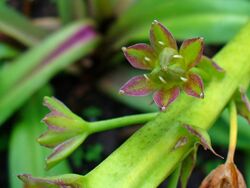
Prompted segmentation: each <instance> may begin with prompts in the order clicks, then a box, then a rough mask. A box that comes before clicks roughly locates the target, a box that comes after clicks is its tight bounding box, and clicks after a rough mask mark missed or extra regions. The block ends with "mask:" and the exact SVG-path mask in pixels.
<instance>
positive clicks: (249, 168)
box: [244, 150, 250, 187]
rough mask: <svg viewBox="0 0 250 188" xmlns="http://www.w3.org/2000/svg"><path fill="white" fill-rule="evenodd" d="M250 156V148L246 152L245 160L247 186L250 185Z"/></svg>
mask: <svg viewBox="0 0 250 188" xmlns="http://www.w3.org/2000/svg"><path fill="white" fill-rule="evenodd" d="M249 157H250V152H249V150H248V151H246V153H245V160H244V167H245V177H246V183H247V187H249V186H250V160H249Z"/></svg>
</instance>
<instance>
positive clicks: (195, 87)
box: [183, 74, 204, 99]
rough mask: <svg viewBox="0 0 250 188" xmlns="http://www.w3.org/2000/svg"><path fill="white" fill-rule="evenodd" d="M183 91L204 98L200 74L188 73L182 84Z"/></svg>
mask: <svg viewBox="0 0 250 188" xmlns="http://www.w3.org/2000/svg"><path fill="white" fill-rule="evenodd" d="M183 89H184V91H185V92H186V93H187V94H188V95H190V96H193V97H197V98H202V99H203V98H204V91H203V90H204V86H203V81H202V79H201V77H200V76H198V75H196V74H189V75H188V78H187V81H186V82H185V83H184V85H183Z"/></svg>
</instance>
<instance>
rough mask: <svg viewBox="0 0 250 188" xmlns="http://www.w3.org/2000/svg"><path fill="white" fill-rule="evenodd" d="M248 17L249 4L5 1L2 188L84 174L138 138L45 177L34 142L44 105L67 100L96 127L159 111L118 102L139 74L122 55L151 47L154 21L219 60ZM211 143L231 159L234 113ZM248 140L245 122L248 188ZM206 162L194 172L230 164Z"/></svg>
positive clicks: (100, 146) (102, 147)
mask: <svg viewBox="0 0 250 188" xmlns="http://www.w3.org/2000/svg"><path fill="white" fill-rule="evenodd" d="M249 17H250V1H249V0H157V1H155V0H72V1H68V0H50V1H49V0H44V1H41V0H33V1H30V0H0V125H1V128H0V129H1V131H0V154H1V162H0V167H1V176H0V182H1V185H4V187H8V186H10V187H12V188H18V187H21V183H20V181H19V180H18V179H17V178H16V175H17V174H20V173H24V172H25V173H30V174H33V175H34V176H43V175H52V174H54V175H55V174H63V173H67V172H72V171H74V172H78V173H86V172H87V171H88V170H89V169H91V168H93V167H94V166H95V165H96V164H98V163H99V162H100V161H101V160H102V159H103V158H104V157H105V156H107V155H108V154H109V153H111V152H112V150H113V149H114V148H115V147H116V146H117V145H119V144H120V143H121V142H122V141H123V140H124V139H125V138H126V137H128V135H130V134H131V133H133V132H134V131H135V129H134V128H130V129H126V130H122V131H121V132H119V133H117V132H115V133H114V132H108V133H104V135H103V136H100V135H99V137H98V135H97V139H93V140H92V141H91V140H90V141H89V142H87V143H86V144H84V147H82V148H79V149H78V150H77V151H76V152H75V153H74V154H73V155H72V157H71V158H70V159H69V160H68V161H65V162H64V163H62V164H60V165H59V166H58V167H56V168H55V169H53V170H51V171H45V170H44V159H45V156H46V155H47V153H48V151H47V149H44V148H42V147H40V146H39V145H38V143H37V142H36V138H37V137H38V136H39V135H40V134H41V132H43V130H44V129H45V126H42V125H40V124H41V123H40V120H41V118H42V117H43V116H44V115H45V114H46V110H45V109H44V108H43V107H42V98H43V96H44V95H55V96H57V97H59V98H60V99H61V100H62V101H63V102H65V103H66V104H67V105H69V106H70V107H71V108H72V109H73V110H74V111H75V112H77V113H78V114H79V115H81V116H82V117H84V118H85V119H87V120H90V121H94V120H98V119H103V118H109V117H114V116H120V115H125V114H131V113H135V112H150V111H156V110H157V108H156V107H155V106H154V105H150V103H151V99H150V98H148V97H145V98H140V99H137V98H136V99H135V98H133V97H126V96H120V95H118V92H117V91H118V89H119V87H120V86H121V85H122V83H124V81H125V80H127V79H128V78H129V77H131V75H135V74H137V73H138V71H137V70H133V69H131V68H130V67H129V66H128V65H127V63H126V62H125V61H124V58H123V55H122V53H121V50H120V48H121V47H122V46H127V45H129V44H132V43H135V42H148V31H149V27H150V23H151V22H152V21H153V20H154V19H157V20H159V21H160V22H162V23H163V24H164V25H165V26H166V27H167V28H169V29H170V31H171V32H172V33H173V34H174V36H175V37H176V38H177V40H178V41H179V42H181V41H182V40H183V39H185V38H190V37H195V36H202V37H204V38H205V42H206V45H207V46H206V49H205V53H206V55H208V56H210V57H211V56H213V55H214V54H215V53H216V52H217V51H218V50H219V49H220V48H221V47H222V46H223V45H224V44H225V43H227V42H228V41H229V40H230V39H232V37H233V36H234V35H235V34H236V33H237V32H238V31H239V30H240V28H241V27H242V26H243V25H244V24H245V23H246V22H247V21H248V20H249ZM232 53H233V52H232ZM236 63H237V62H236ZM248 94H250V92H249V91H248ZM248 96H249V95H248ZM135 100H136V102H135ZM101 134H103V133H101ZM210 135H211V138H212V142H213V145H215V146H216V147H217V148H218V149H219V150H221V151H222V152H226V148H227V144H228V113H227V112H226V111H224V112H222V114H221V116H220V117H218V120H217V121H216V122H215V126H213V128H212V129H211V130H210ZM107 137H108V138H109V141H107V140H106V138H107ZM110 137H112V138H110ZM114 137H116V139H114ZM117 137H118V138H117ZM249 139H250V127H249V126H248V125H247V122H246V121H245V120H244V119H242V118H239V138H238V145H237V147H238V151H237V152H238V154H236V156H238V158H237V159H236V161H238V163H239V165H240V167H241V168H243V170H242V171H243V172H244V174H245V177H246V179H247V183H248V187H250V162H249V157H250V149H249ZM205 155H207V154H205ZM198 156H199V158H198V166H197V168H196V169H197V172H200V171H201V172H202V173H203V174H204V175H205V174H207V173H208V172H209V171H210V170H211V169H213V167H214V166H216V165H217V164H218V163H222V161H219V160H214V159H213V158H212V159H211V158H209V157H207V156H204V154H203V155H201V156H200V155H198ZM236 163H237V162H236ZM199 176H200V175H197V173H194V178H195V179H196V181H197V182H198V183H197V182H196V184H197V185H199V183H200V181H201V179H202V177H201V178H200V177H199ZM194 178H193V179H194ZM197 178H198V179H197ZM199 178H200V179H199ZM191 181H193V180H192V179H191ZM192 183H193V184H192V185H195V182H192Z"/></svg>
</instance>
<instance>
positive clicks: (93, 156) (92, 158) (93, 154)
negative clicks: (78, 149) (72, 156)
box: [84, 144, 103, 162]
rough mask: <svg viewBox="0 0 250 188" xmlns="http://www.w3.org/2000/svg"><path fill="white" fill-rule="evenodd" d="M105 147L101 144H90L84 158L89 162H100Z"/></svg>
mask: <svg viewBox="0 0 250 188" xmlns="http://www.w3.org/2000/svg"><path fill="white" fill-rule="evenodd" d="M102 151H103V147H102V145H101V144H95V145H90V146H89V147H88V148H87V151H86V153H85V156H84V158H85V159H86V160H87V161H89V162H98V161H100V160H101V153H102Z"/></svg>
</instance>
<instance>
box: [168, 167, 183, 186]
mask: <svg viewBox="0 0 250 188" xmlns="http://www.w3.org/2000/svg"><path fill="white" fill-rule="evenodd" d="M180 173H181V165H179V166H178V167H177V168H176V169H175V171H174V172H173V173H172V174H171V175H170V176H169V178H168V186H167V188H177V187H178V182H179V177H180Z"/></svg>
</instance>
